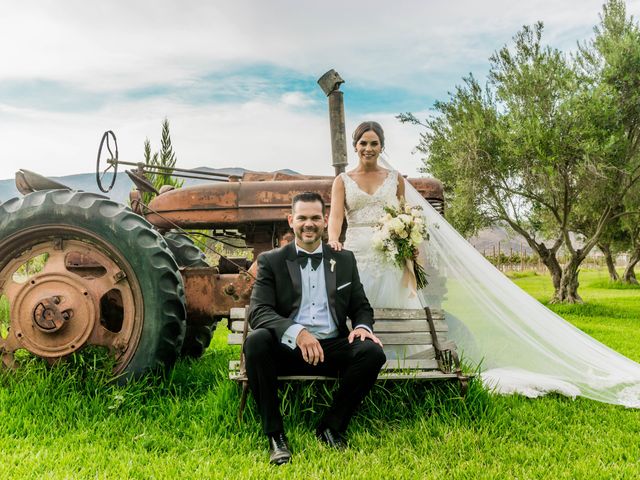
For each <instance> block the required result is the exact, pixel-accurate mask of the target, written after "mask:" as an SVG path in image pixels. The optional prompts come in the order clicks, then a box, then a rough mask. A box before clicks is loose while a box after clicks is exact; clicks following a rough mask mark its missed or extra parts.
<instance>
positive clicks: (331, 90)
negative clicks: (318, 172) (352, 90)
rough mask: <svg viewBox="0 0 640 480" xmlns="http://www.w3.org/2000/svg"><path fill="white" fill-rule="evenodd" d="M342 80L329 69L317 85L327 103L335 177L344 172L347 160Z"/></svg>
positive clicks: (336, 73)
mask: <svg viewBox="0 0 640 480" xmlns="http://www.w3.org/2000/svg"><path fill="white" fill-rule="evenodd" d="M343 83H344V80H343V79H342V77H341V76H340V74H339V73H338V72H336V71H335V70H333V69H331V70H329V71H328V72H326V73H325V74H324V75H322V77H320V78H319V79H318V85H320V88H321V89H322V91H323V92H324V94H325V95H326V96H327V99H328V101H329V129H330V131H331V156H332V159H333V161H332V165H333V168H334V169H335V172H336V175H339V174H340V173H342V172H344V169H345V168H346V166H347V164H348V163H349V161H348V160H347V135H346V129H345V121H344V98H343V97H344V94H343V93H342V92H341V91H340V85H342V84H343Z"/></svg>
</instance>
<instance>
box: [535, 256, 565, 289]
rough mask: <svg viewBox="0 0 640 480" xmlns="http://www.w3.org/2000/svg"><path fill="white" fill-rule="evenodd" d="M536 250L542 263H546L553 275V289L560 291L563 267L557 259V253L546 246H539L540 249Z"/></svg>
mask: <svg viewBox="0 0 640 480" xmlns="http://www.w3.org/2000/svg"><path fill="white" fill-rule="evenodd" d="M536 250H537V252H538V255H540V259H541V260H542V263H544V265H545V266H546V267H547V269H548V270H549V273H550V274H551V281H552V282H553V289H554V290H555V291H558V289H559V288H560V279H561V278H562V267H561V266H560V263H559V262H558V259H557V258H556V252H555V251H554V250H549V249H548V248H547V247H546V246H545V245H544V244H543V245H539V248H537V249H536Z"/></svg>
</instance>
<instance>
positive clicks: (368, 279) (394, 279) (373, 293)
mask: <svg viewBox="0 0 640 480" xmlns="http://www.w3.org/2000/svg"><path fill="white" fill-rule="evenodd" d="M353 147H354V148H355V151H356V153H357V155H358V166H357V167H356V168H355V169H353V170H351V171H350V172H347V173H341V174H340V175H338V176H337V177H336V179H335V180H334V182H333V187H332V189H331V212H330V215H329V227H328V233H329V242H328V243H329V245H330V246H331V247H332V248H333V249H334V250H341V249H342V248H343V245H342V244H341V243H340V240H339V237H340V233H341V230H342V222H343V220H344V216H345V212H346V216H347V223H348V229H347V233H346V238H345V242H344V248H346V249H347V250H351V251H352V252H353V253H354V255H355V256H356V260H357V262H358V271H359V272H360V280H361V281H362V285H363V287H364V290H365V293H366V294H367V298H368V299H369V302H370V303H371V306H372V307H374V308H415V309H419V308H422V306H421V303H420V300H419V298H418V297H417V296H416V295H415V293H414V292H412V291H411V290H410V289H409V288H408V287H405V286H404V285H403V282H402V270H400V269H399V268H397V267H396V266H395V265H391V264H389V263H387V262H385V261H384V260H383V259H382V257H381V255H379V254H378V252H376V251H375V250H374V249H373V248H372V246H371V238H372V235H373V227H374V224H375V223H376V221H377V220H378V219H379V218H380V217H381V216H383V215H384V213H385V212H384V207H385V206H394V207H397V206H398V205H399V203H400V201H402V200H404V192H405V182H404V179H403V178H402V176H401V175H399V174H398V172H397V171H395V170H392V169H387V168H384V167H382V166H380V164H379V163H378V158H379V156H380V154H381V153H382V151H383V150H384V132H383V130H382V127H381V126H380V124H378V123H377V122H364V123H361V124H360V125H359V126H358V128H356V130H355V132H354V133H353ZM385 353H386V354H387V357H390V358H394V357H401V358H402V357H406V358H408V357H410V356H411V357H413V356H416V355H419V351H413V350H409V351H407V350H402V351H399V350H398V349H395V350H394V348H393V347H389V346H387V347H386V348H385Z"/></svg>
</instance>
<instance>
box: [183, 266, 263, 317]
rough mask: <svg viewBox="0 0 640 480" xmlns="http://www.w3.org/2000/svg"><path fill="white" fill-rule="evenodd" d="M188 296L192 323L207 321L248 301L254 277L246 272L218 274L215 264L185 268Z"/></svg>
mask: <svg viewBox="0 0 640 480" xmlns="http://www.w3.org/2000/svg"><path fill="white" fill-rule="evenodd" d="M182 276H183V279H184V286H185V295H186V298H187V319H188V322H189V324H196V325H197V324H207V323H210V321H211V320H212V319H215V318H220V317H226V316H227V315H228V314H229V310H230V309H231V308H233V307H236V306H238V305H243V306H244V305H247V304H248V303H249V297H250V295H251V287H253V282H254V280H253V278H252V277H251V276H250V275H247V274H245V273H236V274H233V273H230V274H218V273H217V272H216V270H215V268H212V267H209V268H206V267H204V268H185V269H183V270H182Z"/></svg>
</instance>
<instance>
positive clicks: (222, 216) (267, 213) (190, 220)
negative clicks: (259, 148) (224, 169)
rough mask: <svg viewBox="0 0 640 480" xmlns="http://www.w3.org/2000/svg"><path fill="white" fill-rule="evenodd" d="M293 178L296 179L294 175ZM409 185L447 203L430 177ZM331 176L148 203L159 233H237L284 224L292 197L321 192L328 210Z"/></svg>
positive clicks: (241, 185) (221, 187)
mask: <svg viewBox="0 0 640 480" xmlns="http://www.w3.org/2000/svg"><path fill="white" fill-rule="evenodd" d="M290 177H293V176H290ZM409 182H410V183H411V184H412V185H413V186H414V187H415V188H416V189H417V190H418V191H419V192H420V194H421V195H422V196H423V197H425V198H426V199H427V200H438V201H440V202H442V201H443V190H442V184H441V183H440V182H438V181H437V180H433V179H428V178H411V179H409ZM332 183H333V177H315V178H312V179H306V178H305V177H298V178H296V179H293V178H292V179H287V180H264V181H242V182H237V183H234V182H228V183H216V184H213V185H199V186H195V187H188V188H181V189H176V190H172V191H170V192H167V193H165V194H163V195H160V196H158V197H156V198H154V199H153V200H152V201H151V203H150V204H149V208H150V210H151V213H148V214H147V215H146V218H147V220H148V221H149V222H151V223H152V224H153V225H155V226H156V227H158V228H173V226H174V225H175V224H177V225H180V226H181V227H182V228H225V227H226V228H230V227H233V228H238V227H243V226H246V225H247V224H260V223H265V222H266V223H273V222H282V221H285V219H286V216H287V214H288V213H289V211H290V209H291V199H292V198H293V196H294V195H296V194H298V193H301V192H306V191H311V192H317V193H319V194H320V195H321V196H322V198H323V199H324V201H325V202H326V203H327V205H329V207H330V194H331V185H332Z"/></svg>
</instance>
